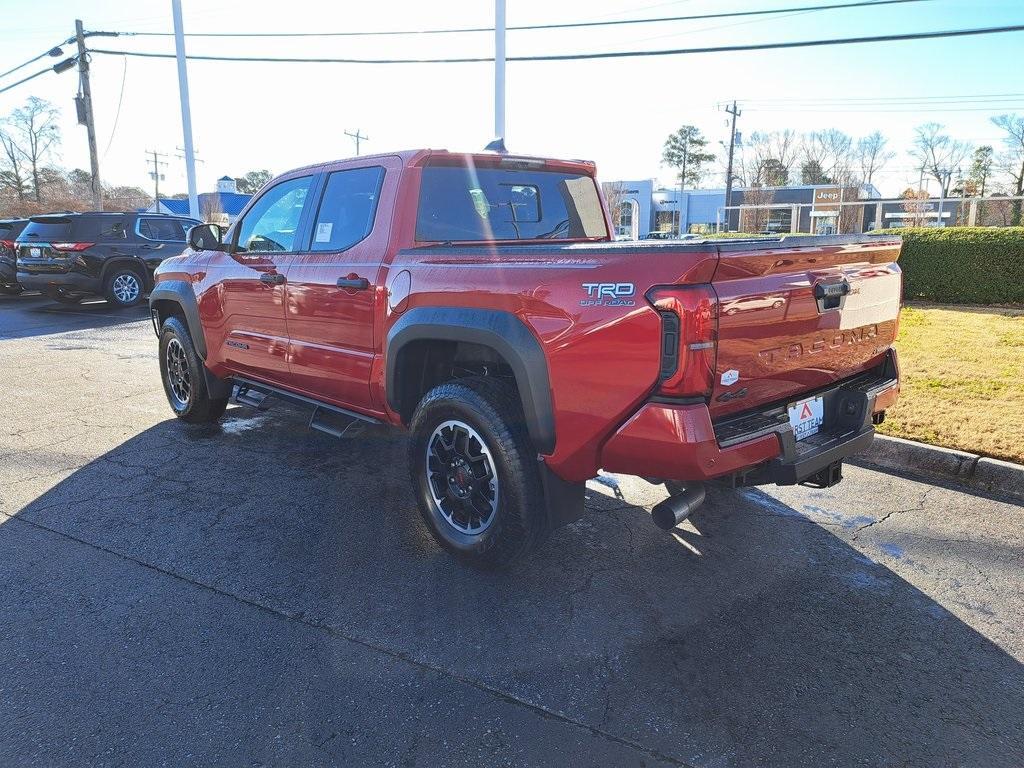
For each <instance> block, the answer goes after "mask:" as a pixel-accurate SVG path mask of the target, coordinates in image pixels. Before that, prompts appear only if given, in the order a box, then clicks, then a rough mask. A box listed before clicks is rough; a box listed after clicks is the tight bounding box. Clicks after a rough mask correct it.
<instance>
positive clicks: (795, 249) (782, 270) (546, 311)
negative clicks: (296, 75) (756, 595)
mask: <svg viewBox="0 0 1024 768" xmlns="http://www.w3.org/2000/svg"><path fill="white" fill-rule="evenodd" d="M611 231H612V230H611V227H610V220H609V216H608V213H607V210H606V207H605V205H604V203H603V200H602V197H601V193H600V189H599V187H598V185H597V183H596V181H595V168H594V165H593V164H592V163H588V162H582V161H576V160H572V161H565V160H550V159H542V158H534V157H519V156H512V155H508V154H497V153H483V154H456V153H450V152H445V151H436V150H420V151H410V152H402V153H397V154H387V155H378V156H365V157H359V158H355V159H351V160H344V161H339V162H333V163H325V164H322V165H315V166H309V167H306V168H299V169H297V170H294V171H291V172H289V173H286V174H284V175H283V176H280V177H278V178H277V179H275V180H274V181H273V182H272V183H270V184H268V185H267V186H266V187H265V188H264V189H262V190H261V191H260V192H259V193H258V194H257V195H256V196H255V197H254V198H253V199H252V200H251V201H250V203H249V205H248V206H247V207H246V209H245V210H244V211H243V212H242V214H241V215H240V217H239V218H238V220H237V221H236V222H235V224H234V225H233V226H232V227H231V228H230V229H229V230H228V231H227V232H226V233H222V232H221V230H220V228H218V227H216V226H215V225H209V224H207V225H202V226H197V227H194V228H193V229H192V230H191V232H190V234H189V243H190V249H189V250H187V251H186V252H185V253H184V254H182V255H181V256H178V257H175V258H171V259H167V260H166V261H164V262H163V264H162V265H161V266H160V267H159V269H158V270H157V273H156V286H155V289H154V290H153V292H152V295H151V299H150V307H151V311H152V317H153V323H154V328H155V330H156V332H157V335H158V337H159V342H160V370H161V374H162V378H163V384H164V388H165V390H166V393H167V398H168V400H169V402H170V405H171V407H172V408H173V410H174V412H175V413H176V414H177V415H178V416H179V417H180V418H181V419H183V420H184V421H186V422H191V423H197V422H211V421H215V420H217V419H218V418H219V417H220V416H221V415H222V414H223V412H224V409H225V407H226V405H227V403H228V400H229V399H230V398H231V397H234V399H235V400H236V401H237V402H239V403H242V404H246V405H250V406H255V407H261V408H262V407H265V406H266V402H267V399H268V398H282V399H286V400H290V401H292V402H294V403H300V404H303V405H306V406H308V407H309V408H310V409H311V410H312V416H311V419H310V424H311V426H313V427H314V428H317V429H321V430H323V431H326V432H329V433H331V434H335V435H339V436H340V435H351V434H353V433H354V432H356V431H358V427H359V425H360V424H361V423H366V422H370V423H387V424H392V425H395V426H400V427H405V428H407V429H408V430H409V432H410V434H411V440H410V452H409V466H410V471H411V476H412V484H413V488H414V491H415V496H416V499H417V502H418V504H419V507H420V510H421V512H422V514H423V517H424V518H425V520H426V521H427V523H428V524H429V526H430V528H431V530H432V531H433V533H434V534H435V536H436V537H437V539H438V541H439V542H440V543H441V544H443V545H444V546H445V547H447V548H448V549H449V550H451V551H453V552H455V553H458V554H460V555H463V556H465V557H466V558H467V559H469V560H471V561H474V562H476V563H479V564H490V565H505V564H508V563H511V562H512V561H514V560H516V559H517V558H519V557H521V556H522V555H524V554H525V553H527V552H529V551H530V550H532V549H533V548H535V547H536V546H537V545H538V543H539V542H540V541H541V540H542V539H543V538H544V536H545V535H546V534H547V533H548V532H549V531H550V530H551V529H552V528H554V527H556V526H558V525H560V524H563V523H565V522H568V521H571V520H573V519H575V518H576V517H578V516H579V515H581V514H582V513H583V498H584V483H585V482H586V480H587V479H588V478H591V477H594V476H595V475H596V474H597V473H598V470H600V469H604V470H607V471H609V472H617V473H625V474H632V475H638V476H641V477H644V478H647V479H649V480H651V481H652V482H663V483H665V484H666V485H667V486H668V488H669V491H670V492H671V495H670V496H669V498H668V499H666V501H665V502H663V503H662V504H660V505H658V506H657V507H655V509H654V519H655V522H656V523H658V524H659V525H661V526H662V527H665V528H671V527H673V526H675V525H676V524H677V523H678V522H680V521H681V520H682V519H684V518H685V517H686V516H687V515H688V514H689V513H690V512H691V511H692V510H693V509H694V508H695V507H696V506H697V505H699V504H700V502H701V501H702V500H703V493H704V491H703V483H704V482H706V481H710V480H717V481H722V482H727V483H730V484H733V485H737V486H739V485H753V484H764V483H779V484H795V483H806V484H810V485H815V486H828V485H832V484H834V483H836V482H838V481H839V480H840V479H841V477H842V472H841V468H842V461H843V459H844V458H845V457H847V456H849V455H850V454H852V453H855V452H857V451H860V450H863V449H864V448H865V447H867V445H868V444H869V443H870V442H871V439H872V437H873V434H874V427H873V424H877V423H878V422H879V421H881V419H882V418H883V417H884V411H885V409H886V408H887V407H888V406H889V405H891V404H892V403H893V402H894V400H895V399H896V396H897V392H898V390H899V376H898V370H897V363H896V354H895V352H894V350H893V349H892V342H893V339H894V338H895V337H896V330H897V323H898V318H899V309H900V291H901V275H900V270H899V267H898V266H897V264H896V260H897V257H898V255H899V250H900V245H901V244H900V241H899V239H898V238H894V237H890V236H867V235H852V236H837V237H793V238H790V237H782V238H767V239H762V238H752V239H749V240H714V241H686V242H670V241H662V242H657V241H654V242H645V243H634V242H625V243H623V242H612V237H611V236H610V232H611Z"/></svg>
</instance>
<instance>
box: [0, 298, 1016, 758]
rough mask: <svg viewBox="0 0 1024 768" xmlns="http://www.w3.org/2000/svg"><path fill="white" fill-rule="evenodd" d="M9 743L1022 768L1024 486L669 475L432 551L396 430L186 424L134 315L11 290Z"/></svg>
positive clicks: (127, 749) (299, 421)
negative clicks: (545, 533)
mask: <svg viewBox="0 0 1024 768" xmlns="http://www.w3.org/2000/svg"><path fill="white" fill-rule="evenodd" d="M0 393H2V395H3V401H4V406H3V414H4V417H5V418H4V423H3V425H2V427H0V580H2V582H0V583H2V584H3V589H2V591H0V616H2V617H3V620H2V621H0V643H2V648H3V654H2V657H0V711H2V712H3V717H2V718H0V764H3V765H4V766H23V765H24V766H30V765H33V766H34V765H40V766H43V765H46V766H49V765H81V764H91V765H106V766H116V765H214V764H216V765H241V764H249V765H333V764H348V765H363V764H375V765H376V764H380V765H402V766H411V765H429V766H439V765H466V766H485V765H510V766H511V765H515V766H519V765H559V766H561V765H573V766H576V765H593V766H629V765H637V766H639V765H646V766H654V765H684V766H708V767H709V768H710V767H711V766H714V767H716V768H718V767H726V766H754V765H757V766H785V767H787V768H789V767H791V766H804V765H806V766H847V765H856V766H879V767H881V766H984V767H985V768H989V767H990V766H1020V765H1022V764H1024V664H1022V663H1024V589H1022V576H1021V566H1022V565H1024V562H1022V560H1024V533H1022V531H1024V527H1022V521H1024V508H1022V507H1021V506H1019V505H1016V504H1014V503H1012V502H1009V501H1007V500H1005V499H1000V498H998V497H992V496H982V495H978V494H976V493H969V492H966V491H964V490H963V489H959V488H956V487H943V486H937V485H929V484H926V483H923V482H920V481H917V480H914V479H909V478H904V477H900V476H897V475H893V474H884V473H880V472H875V471H870V470H867V469H864V468H860V467H856V466H851V467H848V468H847V470H846V476H847V479H846V480H845V481H844V482H843V483H842V484H841V485H839V486H837V487H836V488H833V489H829V490H811V489H807V488H763V489H746V490H742V491H726V490H718V489H715V490H712V491H710V492H709V498H708V502H707V504H706V505H705V507H704V508H703V509H702V510H701V511H700V512H698V513H697V514H696V515H695V517H694V519H693V520H692V521H688V522H687V523H685V524H684V525H683V526H680V527H679V528H677V529H676V530H675V531H674V532H673V533H670V534H666V533H664V532H662V531H660V530H658V529H657V528H656V527H655V526H654V525H653V524H652V523H651V522H650V520H649V519H648V517H649V515H648V511H649V509H650V507H651V505H653V504H655V503H657V502H658V501H660V500H661V498H663V496H664V491H663V489H662V488H660V487H655V486H651V485H648V484H647V483H645V482H644V481H641V480H637V479H635V478H628V477H621V476H617V477H614V478H605V479H604V481H603V482H594V483H591V484H590V486H589V492H588V502H587V503H588V507H590V510H591V513H590V514H589V515H588V516H587V517H585V518H584V519H583V520H580V521H578V522H577V523H575V524H573V525H572V526H569V527H567V528H564V529H561V530H559V531H557V532H556V533H554V534H553V535H552V536H551V537H550V539H549V540H548V542H547V544H546V545H545V546H544V547H543V548H542V550H541V551H540V552H539V553H538V554H537V555H536V556H535V557H534V558H533V559H532V560H531V561H530V562H529V563H527V564H525V565H524V566H523V567H522V568H520V569H519V570H517V571H515V572H512V573H506V574H499V573H480V572H477V571H474V570H472V569H468V568H466V567H464V566H462V565H460V564H459V563H457V562H455V561H453V560H452V559H451V558H450V557H448V556H447V555H445V554H444V553H443V552H441V551H440V550H439V548H438V547H437V546H435V545H434V543H433V542H432V540H431V539H430V537H429V535H428V533H427V531H426V529H425V527H424V526H423V524H422V523H421V522H420V520H419V517H418V515H417V513H416V510H415V506H414V503H413V500H412V496H411V493H410V490H409V482H408V478H407V468H406V462H405V443H404V440H403V438H402V435H401V434H400V433H395V432H389V431H386V430H371V431H369V432H368V433H364V435H363V436H362V437H360V438H358V439H356V440H348V441H336V440H333V439H332V438H329V437H327V436H324V435H321V434H318V433H311V432H308V431H307V430H306V428H305V424H306V421H305V414H303V413H302V412H300V411H298V410H295V409H292V408H290V407H284V406H282V405H275V406H274V407H273V408H272V409H271V410H270V411H269V412H268V413H266V414H257V413H255V412H253V411H251V410H248V409H244V408H239V407H234V406H233V407H231V408H229V410H228V413H227V415H226V417H225V419H224V421H223V422H222V424H221V425H220V426H218V427H213V428H199V429H195V428H186V427H185V426H184V425H182V424H179V423H177V422H176V421H175V420H174V419H173V417H172V416H171V413H170V410H169V408H168V407H167V405H166V403H165V400H164V395H163V391H162V389H161V387H160V382H159V377H158V372H157V361H156V343H155V339H154V338H153V335H152V331H151V329H150V327H149V323H148V319H147V317H146V311H145V309H144V308H139V309H135V310H131V311H128V312H121V311H117V310H113V309H111V308H108V307H107V306H106V305H105V304H104V303H103V302H95V303H90V304H85V305H82V306H80V307H66V306H61V305H55V304H52V303H50V302H48V301H46V300H45V299H42V298H40V297H33V296H22V297H17V298H8V297H0Z"/></svg>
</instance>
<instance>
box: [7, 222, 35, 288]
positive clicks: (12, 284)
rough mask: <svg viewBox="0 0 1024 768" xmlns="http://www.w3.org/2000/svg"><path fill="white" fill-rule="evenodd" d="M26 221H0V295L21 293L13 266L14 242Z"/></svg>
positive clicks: (15, 269)
mask: <svg viewBox="0 0 1024 768" xmlns="http://www.w3.org/2000/svg"><path fill="white" fill-rule="evenodd" d="M26 224H28V219H4V220H2V221H0V293H5V294H7V295H8V296H16V295H18V294H19V293H21V292H22V290H23V289H22V287H21V285H19V284H18V275H17V267H16V266H15V264H14V259H15V255H14V241H15V240H17V239H18V235H20V234H21V230H23V229H24V228H25V225H26Z"/></svg>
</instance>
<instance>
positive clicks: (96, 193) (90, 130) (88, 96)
mask: <svg viewBox="0 0 1024 768" xmlns="http://www.w3.org/2000/svg"><path fill="white" fill-rule="evenodd" d="M75 42H77V43H78V77H79V88H80V89H81V99H82V107H83V108H82V111H83V112H84V113H85V114H84V115H83V117H84V118H85V133H86V135H87V136H88V137H89V170H90V172H91V174H92V179H91V180H90V183H91V185H92V207H93V210H94V211H102V210H103V185H102V184H101V183H100V156H99V154H98V153H97V151H96V122H95V120H94V119H93V114H92V86H90V85H89V58H88V56H87V55H86V51H85V30H84V28H83V26H82V20H81V19H75Z"/></svg>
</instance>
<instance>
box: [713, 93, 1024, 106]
mask: <svg viewBox="0 0 1024 768" xmlns="http://www.w3.org/2000/svg"><path fill="white" fill-rule="evenodd" d="M1018 97H1024V93H1020V92H1018V93H961V94H956V93H950V94H944V95H934V96H911V97H903V96H850V97H845V96H843V97H825V98H822V99H808V98H806V97H802V96H792V97H779V98H774V99H744V100H743V101H744V102H747V103H751V104H785V103H797V104H801V103H802V104H822V103H829V102H840V101H841V102H861V101H866V102H876V101H877V102H886V101H895V102H898V103H900V104H903V103H907V102H918V101H932V100H936V99H938V100H941V101H960V100H962V99H972V100H973V99H999V98H1018ZM728 103H729V102H719V106H722V105H724V104H728Z"/></svg>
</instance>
